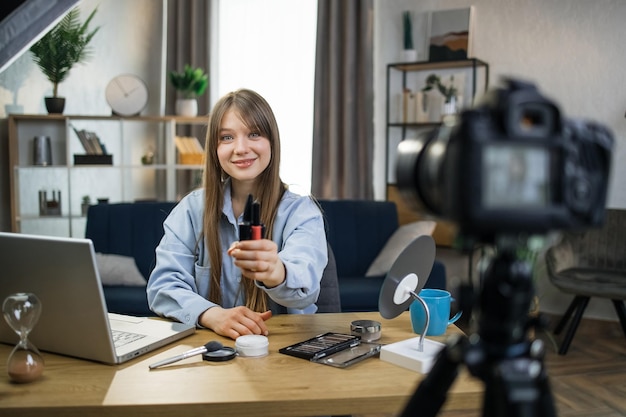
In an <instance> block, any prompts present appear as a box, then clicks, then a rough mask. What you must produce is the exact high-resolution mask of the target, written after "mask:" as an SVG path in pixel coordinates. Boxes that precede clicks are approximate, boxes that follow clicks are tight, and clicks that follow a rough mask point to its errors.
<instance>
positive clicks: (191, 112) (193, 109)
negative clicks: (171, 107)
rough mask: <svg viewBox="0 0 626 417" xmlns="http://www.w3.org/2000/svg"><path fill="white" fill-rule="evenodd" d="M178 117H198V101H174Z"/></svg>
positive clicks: (185, 99)
mask: <svg viewBox="0 0 626 417" xmlns="http://www.w3.org/2000/svg"><path fill="white" fill-rule="evenodd" d="M176 114H177V115H178V116H185V117H195V116H197V115H198V100H196V99H195V98H179V99H178V100H176Z"/></svg>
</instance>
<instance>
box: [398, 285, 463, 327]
mask: <svg viewBox="0 0 626 417" xmlns="http://www.w3.org/2000/svg"><path fill="white" fill-rule="evenodd" d="M419 296H420V298H421V299H422V300H424V303H426V305H427V306H428V310H429V311H430V323H429V324H428V330H427V331H426V336H441V335H443V334H445V333H446V329H447V328H448V326H449V325H451V324H452V323H454V322H456V321H457V320H458V319H459V317H461V313H463V312H462V311H459V312H458V313H456V314H455V315H454V317H452V318H450V303H452V301H454V299H453V298H452V296H451V295H450V293H449V292H448V291H446V290H436V289H431V288H425V289H423V290H421V291H420V293H419ZM409 310H410V313H411V325H412V326H413V331H414V332H415V333H417V334H422V332H423V331H424V325H425V322H426V313H425V311H424V307H423V306H422V303H420V302H419V301H418V300H415V301H413V302H412V303H411V306H410V307H409Z"/></svg>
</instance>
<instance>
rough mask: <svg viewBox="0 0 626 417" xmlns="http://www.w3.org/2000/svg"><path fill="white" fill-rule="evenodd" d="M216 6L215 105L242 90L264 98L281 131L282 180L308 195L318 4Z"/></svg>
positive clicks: (288, 0) (281, 1)
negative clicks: (230, 94)
mask: <svg viewBox="0 0 626 417" xmlns="http://www.w3.org/2000/svg"><path fill="white" fill-rule="evenodd" d="M216 3H217V4H216V6H215V9H214V11H213V13H212V16H213V21H214V22H215V23H213V27H214V28H216V29H215V30H214V32H213V37H214V41H213V51H214V53H213V57H214V60H213V64H212V70H211V73H212V74H216V75H215V76H214V77H213V79H212V81H213V85H212V91H211V94H212V97H211V99H212V100H211V101H212V102H213V103H215V101H217V99H218V98H219V97H221V96H222V95H224V94H226V93H228V92H229V91H233V90H236V89H238V88H250V89H252V90H255V91H257V92H258V93H259V94H261V95H262V96H263V97H264V98H265V99H266V100H267V101H268V102H269V104H270V106H272V109H273V110H274V113H275V115H276V119H277V121H278V127H279V129H280V137H281V148H282V154H281V177H282V179H283V181H285V182H286V183H287V184H289V186H290V189H292V190H293V191H295V192H297V193H300V194H309V193H310V192H311V155H312V149H311V146H312V136H313V88H314V76H315V40H316V30H317V0H298V1H293V0H265V1H258V0H225V1H220V2H216Z"/></svg>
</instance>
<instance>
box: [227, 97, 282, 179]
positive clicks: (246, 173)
mask: <svg viewBox="0 0 626 417" xmlns="http://www.w3.org/2000/svg"><path fill="white" fill-rule="evenodd" d="M217 158H218V160H219V163H220V165H221V167H222V169H223V170H224V172H225V173H226V174H227V175H228V176H229V177H231V180H232V181H233V183H237V182H240V183H247V184H248V185H254V183H255V182H256V179H257V178H258V177H259V175H260V174H261V173H262V172H263V171H264V170H265V169H266V168H267V167H268V165H269V164H270V161H271V159H272V149H271V144H270V141H269V139H268V138H266V137H264V136H263V135H262V133H261V132H257V131H255V130H254V129H251V128H250V127H248V126H246V124H245V123H244V122H243V120H242V118H241V117H240V115H239V113H238V112H237V111H236V110H234V109H232V108H231V109H229V110H227V111H226V112H225V113H224V117H222V121H221V124H220V129H219V138H218V144H217Z"/></svg>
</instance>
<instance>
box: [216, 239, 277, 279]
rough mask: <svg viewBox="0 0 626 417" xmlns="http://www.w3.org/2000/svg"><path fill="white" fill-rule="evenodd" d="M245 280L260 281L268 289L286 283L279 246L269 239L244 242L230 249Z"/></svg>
mask: <svg viewBox="0 0 626 417" xmlns="http://www.w3.org/2000/svg"><path fill="white" fill-rule="evenodd" d="M228 255H230V256H232V257H233V258H234V259H235V265H236V266H237V267H238V268H239V269H241V275H243V276H244V277H245V278H248V279H253V280H256V281H260V282H262V283H263V285H265V286H266V287H268V288H272V287H276V286H278V285H280V284H282V283H283V281H285V265H284V264H283V261H281V259H280V258H279V257H278V246H277V245H276V243H275V242H274V241H272V240H269V239H260V240H242V241H239V242H235V243H233V244H232V246H231V247H230V248H229V249H228Z"/></svg>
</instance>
